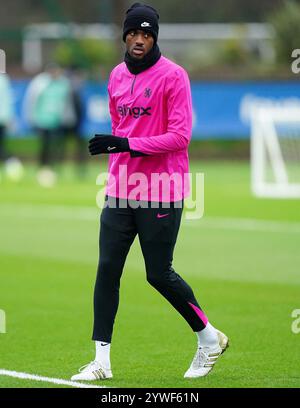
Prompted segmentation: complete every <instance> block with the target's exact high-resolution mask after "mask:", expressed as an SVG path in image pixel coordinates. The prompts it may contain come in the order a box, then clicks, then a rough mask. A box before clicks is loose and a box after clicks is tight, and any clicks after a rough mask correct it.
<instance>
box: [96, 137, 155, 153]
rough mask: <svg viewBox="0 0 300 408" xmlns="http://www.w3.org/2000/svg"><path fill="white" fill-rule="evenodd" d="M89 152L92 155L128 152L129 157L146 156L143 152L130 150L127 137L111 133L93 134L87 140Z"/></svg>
mask: <svg viewBox="0 0 300 408" xmlns="http://www.w3.org/2000/svg"><path fill="white" fill-rule="evenodd" d="M89 152H90V154H91V155H92V156H94V155H96V154H101V153H122V152H130V156H131V157H140V156H148V155H147V154H145V153H142V152H139V151H136V150H131V149H130V147H129V142H128V139H127V137H119V136H113V135H95V136H94V137H93V139H91V140H90V141H89Z"/></svg>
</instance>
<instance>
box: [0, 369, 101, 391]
mask: <svg viewBox="0 0 300 408" xmlns="http://www.w3.org/2000/svg"><path fill="white" fill-rule="evenodd" d="M1 375H4V376H7V377H13V378H20V379H22V380H33V381H42V382H48V383H52V384H59V385H68V386H70V387H76V388H107V387H106V386H99V385H90V384H82V383H80V382H76V381H67V380H63V379H61V378H51V377H42V376H40V375H35V374H27V373H20V372H17V371H10V370H4V369H0V376H1Z"/></svg>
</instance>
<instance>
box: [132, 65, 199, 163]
mask: <svg viewBox="0 0 300 408" xmlns="http://www.w3.org/2000/svg"><path fill="white" fill-rule="evenodd" d="M167 93H168V104H167V109H168V111H167V115H168V129H167V132H166V133H165V134H163V135H157V136H148V137H130V138H129V139H128V141H129V146H130V149H132V150H137V151H140V152H142V153H145V154H147V155H156V154H163V153H169V152H174V151H178V150H183V149H185V148H186V147H187V146H188V144H189V142H190V139H191V134H192V97H191V87H190V81H189V78H188V75H187V73H186V72H185V71H184V70H180V71H177V72H176V77H175V79H174V80H172V83H169V84H168V88H167Z"/></svg>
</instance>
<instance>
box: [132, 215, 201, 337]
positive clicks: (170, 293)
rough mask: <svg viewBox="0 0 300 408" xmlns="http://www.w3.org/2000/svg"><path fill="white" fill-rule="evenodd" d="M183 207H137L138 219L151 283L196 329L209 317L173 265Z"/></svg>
mask: <svg viewBox="0 0 300 408" xmlns="http://www.w3.org/2000/svg"><path fill="white" fill-rule="evenodd" d="M181 215H182V208H164V209H159V208H157V209H156V208H138V209H137V210H136V220H137V229H138V235H139V240H140V244H141V248H142V252H143V256H144V260H145V266H146V273H147V280H148V282H149V283H150V284H151V285H152V286H153V287H154V288H155V289H156V290H158V292H160V293H161V294H162V295H163V296H164V297H165V298H166V299H167V300H168V301H169V302H170V303H171V304H172V305H173V306H174V308H175V309H176V310H177V311H178V312H179V313H180V314H181V315H182V316H183V318H184V319H185V320H186V321H187V323H188V324H189V325H190V327H191V328H192V330H193V331H195V332H198V331H200V330H203V329H204V328H205V326H206V324H207V317H206V316H205V314H204V313H203V311H202V310H201V308H200V306H199V304H198V302H197V300H196V298H195V296H194V293H193V291H192V289H191V287H190V286H189V285H188V284H187V283H186V282H185V281H184V280H183V279H182V278H181V277H180V276H179V275H178V274H177V273H176V272H175V270H174V269H173V267H172V261H173V251H174V247H175V244H176V239H177V234H178V230H179V227H180V221H181Z"/></svg>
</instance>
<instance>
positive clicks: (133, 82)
mask: <svg viewBox="0 0 300 408" xmlns="http://www.w3.org/2000/svg"><path fill="white" fill-rule="evenodd" d="M135 80H136V75H135V76H134V80H133V81H132V85H131V92H130V94H131V95H132V93H133V87H134V84H135Z"/></svg>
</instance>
